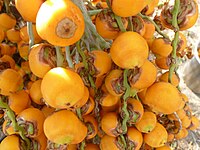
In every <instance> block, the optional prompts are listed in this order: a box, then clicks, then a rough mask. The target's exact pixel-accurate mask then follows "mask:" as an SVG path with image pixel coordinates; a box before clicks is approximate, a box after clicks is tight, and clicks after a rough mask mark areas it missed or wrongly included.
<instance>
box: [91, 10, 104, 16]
mask: <svg viewBox="0 0 200 150" xmlns="http://www.w3.org/2000/svg"><path fill="white" fill-rule="evenodd" d="M102 10H103V9H96V10H89V11H88V14H89V15H90V16H94V15H97V14H99V13H100V12H101V11H102Z"/></svg>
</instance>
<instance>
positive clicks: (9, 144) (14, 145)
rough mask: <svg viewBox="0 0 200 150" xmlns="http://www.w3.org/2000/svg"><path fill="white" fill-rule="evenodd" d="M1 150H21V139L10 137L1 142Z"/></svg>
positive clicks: (15, 136) (14, 136)
mask: <svg viewBox="0 0 200 150" xmlns="http://www.w3.org/2000/svg"><path fill="white" fill-rule="evenodd" d="M0 149H1V150H20V138H19V137H18V136H17V135H9V136H7V137H5V138H4V139H3V141H1V145H0Z"/></svg>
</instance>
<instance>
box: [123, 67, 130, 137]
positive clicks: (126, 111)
mask: <svg viewBox="0 0 200 150" xmlns="http://www.w3.org/2000/svg"><path fill="white" fill-rule="evenodd" d="M128 71H129V70H128V69H125V70H124V74H123V77H124V80H123V85H124V87H125V89H126V91H125V94H124V95H123V104H122V112H123V114H124V118H123V120H122V130H123V133H126V132H127V121H128V119H129V112H128V110H127V99H128V97H129V96H130V92H131V87H130V85H129V83H128Z"/></svg>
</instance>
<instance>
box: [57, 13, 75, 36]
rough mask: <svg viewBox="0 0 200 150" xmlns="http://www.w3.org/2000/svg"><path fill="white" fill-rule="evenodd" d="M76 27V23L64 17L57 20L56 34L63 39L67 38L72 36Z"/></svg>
mask: <svg viewBox="0 0 200 150" xmlns="http://www.w3.org/2000/svg"><path fill="white" fill-rule="evenodd" d="M76 29H77V25H76V24H75V23H74V22H73V20H71V19H69V18H67V17H66V18H64V19H62V20H61V21H60V22H58V24H57V27H56V35H57V36H58V37H60V38H63V39H69V38H71V37H73V36H74V34H75V32H76Z"/></svg>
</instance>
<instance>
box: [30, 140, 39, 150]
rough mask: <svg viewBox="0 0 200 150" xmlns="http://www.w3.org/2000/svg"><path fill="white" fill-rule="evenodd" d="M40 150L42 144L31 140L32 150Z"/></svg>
mask: <svg viewBox="0 0 200 150" xmlns="http://www.w3.org/2000/svg"><path fill="white" fill-rule="evenodd" d="M40 149H41V145H40V143H39V142H38V141H37V140H35V139H31V148H30V150H40Z"/></svg>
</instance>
